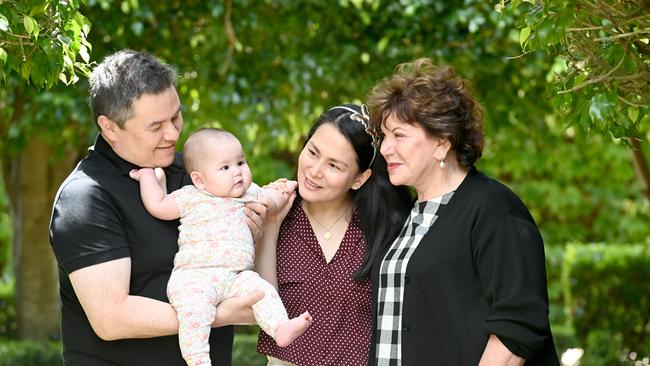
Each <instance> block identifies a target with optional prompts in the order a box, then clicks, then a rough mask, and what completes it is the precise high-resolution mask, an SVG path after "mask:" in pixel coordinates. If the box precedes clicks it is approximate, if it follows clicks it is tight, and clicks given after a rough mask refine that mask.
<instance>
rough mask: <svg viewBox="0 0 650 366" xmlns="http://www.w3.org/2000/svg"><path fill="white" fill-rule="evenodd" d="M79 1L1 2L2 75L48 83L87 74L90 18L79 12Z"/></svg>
mask: <svg viewBox="0 0 650 366" xmlns="http://www.w3.org/2000/svg"><path fill="white" fill-rule="evenodd" d="M81 1H83V0H81ZM81 1H80V0H70V1H50V0H30V1H16V0H10V1H0V80H2V81H6V79H7V76H8V75H9V74H10V73H16V74H17V75H19V76H20V77H21V78H22V79H23V80H25V81H27V82H28V83H30V84H32V85H34V86H35V87H36V88H42V87H47V88H49V87H51V86H52V85H54V84H55V83H56V82H58V81H62V82H63V83H66V84H68V83H73V82H76V81H77V80H78V79H79V78H78V76H77V74H78V73H81V74H83V75H86V74H87V73H88V71H89V69H88V61H89V60H90V54H89V52H90V50H91V45H90V43H89V42H88V41H87V40H86V36H87V35H88V32H89V31H90V22H89V21H88V20H87V19H86V18H85V17H84V16H83V15H82V14H81V13H79V12H78V9H79V6H80V2H81ZM78 59H81V60H82V61H80V60H78Z"/></svg>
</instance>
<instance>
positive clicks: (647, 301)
mask: <svg viewBox="0 0 650 366" xmlns="http://www.w3.org/2000/svg"><path fill="white" fill-rule="evenodd" d="M562 285H563V287H564V300H565V316H566V319H567V324H568V325H569V326H572V327H573V329H574V330H575V335H576V337H577V338H578V341H579V342H580V344H581V345H585V346H586V347H585V348H586V350H585V351H586V352H587V353H589V352H590V350H589V349H588V347H589V346H590V345H592V347H594V346H593V345H595V344H596V343H597V339H607V337H605V336H603V334H608V337H609V339H610V341H609V342H608V344H610V345H611V343H613V341H614V340H617V339H618V338H617V337H620V345H619V347H618V348H619V351H620V352H622V351H623V349H627V350H629V351H634V352H638V353H639V354H644V355H648V354H650V318H649V317H648V314H650V245H648V244H637V245H617V244H587V245H585V244H570V245H568V246H567V247H566V251H565V254H564V261H563V268H562ZM595 331H598V333H595V335H592V336H591V339H589V335H590V332H595ZM621 348H623V349H621ZM609 349H611V348H609ZM605 353H606V351H605Z"/></svg>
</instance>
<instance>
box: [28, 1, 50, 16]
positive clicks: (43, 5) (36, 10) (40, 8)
mask: <svg viewBox="0 0 650 366" xmlns="http://www.w3.org/2000/svg"><path fill="white" fill-rule="evenodd" d="M47 5H48V2H47V1H40V4H32V8H31V9H30V10H29V15H31V16H34V15H38V14H42V13H44V12H45V9H47Z"/></svg>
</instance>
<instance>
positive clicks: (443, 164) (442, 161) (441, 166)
mask: <svg viewBox="0 0 650 366" xmlns="http://www.w3.org/2000/svg"><path fill="white" fill-rule="evenodd" d="M438 165H440V169H444V168H445V160H444V159H443V160H440V164H438Z"/></svg>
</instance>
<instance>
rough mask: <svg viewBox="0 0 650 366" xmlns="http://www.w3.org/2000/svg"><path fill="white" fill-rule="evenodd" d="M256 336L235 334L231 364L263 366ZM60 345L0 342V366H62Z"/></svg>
mask: <svg viewBox="0 0 650 366" xmlns="http://www.w3.org/2000/svg"><path fill="white" fill-rule="evenodd" d="M256 346H257V334H237V335H235V343H234V345H233V350H232V352H233V358H232V364H233V365H236V366H264V365H266V357H265V356H263V355H260V354H259V353H257V351H256V350H255V347H256ZM62 365H63V359H62V358H61V344H60V343H56V342H52V343H48V344H46V345H43V344H40V343H36V342H32V341H2V340H0V366H62Z"/></svg>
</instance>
